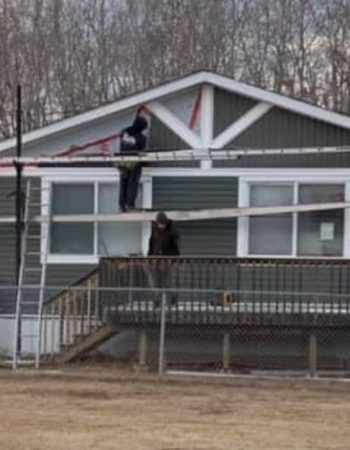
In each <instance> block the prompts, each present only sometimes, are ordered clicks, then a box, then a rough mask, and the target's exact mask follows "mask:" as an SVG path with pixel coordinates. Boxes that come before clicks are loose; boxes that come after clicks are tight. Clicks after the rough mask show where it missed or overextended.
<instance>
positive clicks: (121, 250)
mask: <svg viewBox="0 0 350 450" xmlns="http://www.w3.org/2000/svg"><path fill="white" fill-rule="evenodd" d="M118 198H119V185H117V184H115V183H113V184H112V183H108V184H107V183H106V184H99V186H98V212H99V213H105V214H112V213H116V212H119V205H118ZM141 204H142V202H141V193H140V194H139V196H138V198H137V202H136V206H137V207H140V206H141ZM141 228H142V225H141V223H140V222H129V223H127V224H125V223H118V222H106V223H99V224H98V253H99V255H105V256H113V255H126V254H132V253H140V249H141V245H142V243H141V238H142V230H141Z"/></svg>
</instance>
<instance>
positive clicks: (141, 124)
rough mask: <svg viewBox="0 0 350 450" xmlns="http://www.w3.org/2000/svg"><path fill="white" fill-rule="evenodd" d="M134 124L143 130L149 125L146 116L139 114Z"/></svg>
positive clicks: (136, 127)
mask: <svg viewBox="0 0 350 450" xmlns="http://www.w3.org/2000/svg"><path fill="white" fill-rule="evenodd" d="M132 126H133V127H134V128H135V129H137V130H138V131H142V130H145V129H146V128H147V127H148V122H147V120H146V119H145V118H144V117H142V116H139V115H138V116H136V118H135V120H134V123H133V124H132Z"/></svg>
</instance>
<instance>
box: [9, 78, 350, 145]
mask: <svg viewBox="0 0 350 450" xmlns="http://www.w3.org/2000/svg"><path fill="white" fill-rule="evenodd" d="M203 84H210V85H212V86H214V87H217V88H220V89H223V90H226V91H228V92H231V93H235V94H239V95H242V96H246V97H249V98H251V99H254V100H257V101H259V102H265V103H268V104H271V105H273V106H277V107H279V108H282V109H285V110H288V111H291V112H294V113H297V114H300V115H303V116H307V117H310V118H312V119H317V120H320V121H322V122H326V123H328V124H331V125H335V126H338V127H341V128H344V129H348V130H350V117H348V116H345V115H342V114H338V113H336V112H333V111H329V110H326V109H323V108H320V107H318V106H314V105H311V104H309V103H306V102H303V101H300V100H295V99H292V98H290V97H287V96H284V95H281V94H277V93H274V92H271V91H268V90H264V89H261V88H258V87H255V86H251V85H248V84H245V83H242V82H240V81H235V80H233V79H231V78H228V77H226V76H222V75H218V74H215V73H212V72H205V71H203V72H197V73H194V74H192V75H188V76H185V77H182V78H179V79H177V80H174V81H170V82H168V83H165V84H162V85H161V86H158V87H155V88H151V89H149V90H147V91H144V92H141V93H138V94H134V95H131V96H129V97H126V98H123V99H121V100H119V101H116V102H114V103H111V104H109V105H106V106H102V107H99V108H96V109H93V110H91V111H88V112H85V113H82V114H78V115H76V116H74V117H70V118H68V119H64V120H61V121H59V122H56V123H54V124H52V125H48V126H46V127H43V128H40V129H38V130H34V131H31V132H29V133H25V134H24V135H23V144H24V145H25V144H29V143H32V142H35V141H39V140H41V139H45V138H47V137H49V136H52V135H55V134H60V133H63V132H65V131H68V130H71V129H72V128H74V127H79V126H86V125H90V124H91V123H93V122H96V121H99V120H101V119H103V118H105V117H108V116H110V115H112V114H116V113H119V112H123V111H126V110H128V109H132V108H135V107H137V106H139V105H143V104H146V103H148V102H151V101H154V100H157V99H160V98H162V97H166V96H169V95H172V94H175V93H177V92H179V91H183V90H186V89H188V88H192V87H194V86H197V85H203ZM15 145H16V140H15V139H14V138H12V139H8V140H6V141H3V142H1V143H0V152H2V151H7V150H11V149H12V148H14V147H15Z"/></svg>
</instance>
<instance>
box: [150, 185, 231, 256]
mask: <svg viewBox="0 0 350 450" xmlns="http://www.w3.org/2000/svg"><path fill="white" fill-rule="evenodd" d="M237 199H238V179H237V178H234V177H232V178H216V177H214V178H212V177H211V178H205V177H195V178H191V177H172V178H165V177H155V178H153V208H154V209H162V210H165V211H166V210H171V209H185V210H189V209H200V208H220V207H222V208H225V207H235V206H237ZM176 228H177V230H178V232H179V234H180V236H181V254H182V255H188V256H193V255H235V254H236V230H237V222H236V220H235V219H225V220H204V221H200V222H186V223H181V222H178V223H177V224H176Z"/></svg>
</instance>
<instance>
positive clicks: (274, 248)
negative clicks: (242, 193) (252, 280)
mask: <svg viewBox="0 0 350 450" xmlns="http://www.w3.org/2000/svg"><path fill="white" fill-rule="evenodd" d="M344 198H345V187H344V184H321V183H319V184H311V183H278V184H276V183H252V184H250V186H249V205H250V206H284V205H293V204H315V203H334V202H342V201H344ZM248 224H249V225H248V248H247V250H248V254H250V255H271V256H272V255H282V256H342V254H343V236H344V210H343V209H331V210H324V211H310V212H300V213H288V214H276V215H268V216H256V217H254V216H253V217H250V218H249V220H248Z"/></svg>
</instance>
